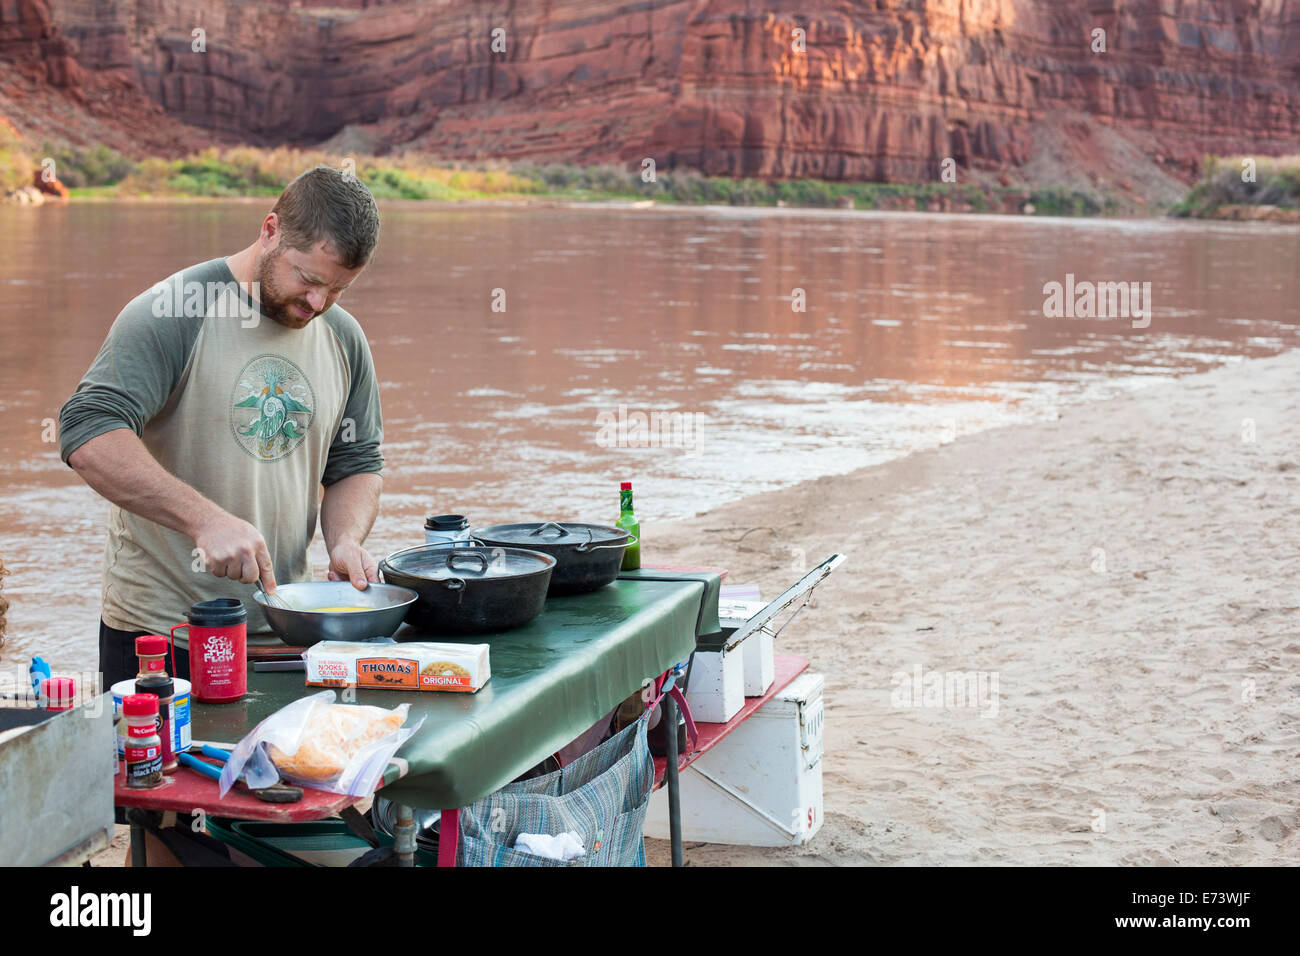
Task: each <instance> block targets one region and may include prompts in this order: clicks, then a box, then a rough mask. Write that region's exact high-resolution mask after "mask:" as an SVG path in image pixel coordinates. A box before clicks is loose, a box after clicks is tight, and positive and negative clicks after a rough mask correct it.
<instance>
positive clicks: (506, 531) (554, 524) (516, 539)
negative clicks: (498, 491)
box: [471, 521, 628, 548]
mask: <svg viewBox="0 0 1300 956" xmlns="http://www.w3.org/2000/svg"><path fill="white" fill-rule="evenodd" d="M471 534H472V535H473V537H475V538H479V539H480V540H482V541H486V542H489V543H493V542H496V543H504V544H511V545H518V546H519V547H521V548H527V547H530V546H532V547H536V546H537V545H543V546H545V545H553V544H559V545H575V546H576V545H580V544H588V543H590V544H610V543H612V542H615V541H624V540H626V539H627V537H628V533H627V532H626V531H624V530H623V529H622V528H611V527H609V526H608V525H600V524H580V523H573V522H564V523H560V522H558V521H527V522H522V523H519V524H494V525H492V526H491V527H488V528H476V529H475V530H474V531H473V532H471Z"/></svg>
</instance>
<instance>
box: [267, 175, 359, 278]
mask: <svg viewBox="0 0 1300 956" xmlns="http://www.w3.org/2000/svg"><path fill="white" fill-rule="evenodd" d="M271 212H273V213H275V214H276V215H277V216H279V217H280V228H281V229H282V230H284V234H283V236H282V237H281V240H280V241H281V242H283V243H284V244H285V245H286V246H287V247H288V248H290V249H296V250H298V251H299V252H307V251H309V250H311V249H314V248H315V247H316V244H317V243H318V242H320V241H321V240H322V239H324V240H325V241H326V242H328V243H329V244H330V245H332V246H333V247H334V251H335V252H336V253H337V254H338V257H339V260H340V261H341V263H342V265H343V268H345V269H358V268H360V267H361V266H364V265H365V264H366V263H367V262H369V261H370V256H371V255H372V254H373V253H374V251H375V245H376V243H377V242H378V241H379V207H378V206H376V205H375V197H374V196H373V195H371V193H370V190H369V189H367V188H366V185H365V183H363V182H362V181H361V180H360V179H358V178H357V177H356V176H355V175H352V174H346V175H345V174H344V173H343V172H342V171H341V170H338V169H335V168H334V167H333V166H317V167H316V168H315V169H309V170H307V172H305V173H303V174H302V175H301V176H299V177H298V178H297V179H295V180H294V181H293V182H291V183H290V184H289V185H288V186H286V187H285V188H284V192H282V193H280V198H279V199H277V200H276V201H275V207H274V208H273V209H272V210H271Z"/></svg>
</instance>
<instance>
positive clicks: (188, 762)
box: [176, 753, 221, 780]
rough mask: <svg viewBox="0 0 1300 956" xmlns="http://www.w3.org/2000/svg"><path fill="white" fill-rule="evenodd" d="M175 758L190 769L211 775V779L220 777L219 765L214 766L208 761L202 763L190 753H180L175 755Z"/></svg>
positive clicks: (207, 775) (206, 775)
mask: <svg viewBox="0 0 1300 956" xmlns="http://www.w3.org/2000/svg"><path fill="white" fill-rule="evenodd" d="M176 759H177V760H178V761H180V762H181V763H182V764H183V765H184V766H186V767H189V768H190V769H191V770H197V771H198V772H199V773H201V774H203V775H204V776H205V777H211V778H212V779H213V780H220V779H221V768H220V767H214V766H212V764H210V763H204V762H203V761H202V760H200V759H199V758H198V757H195V756H193V755H191V754H185V753H181V754H177V755H176Z"/></svg>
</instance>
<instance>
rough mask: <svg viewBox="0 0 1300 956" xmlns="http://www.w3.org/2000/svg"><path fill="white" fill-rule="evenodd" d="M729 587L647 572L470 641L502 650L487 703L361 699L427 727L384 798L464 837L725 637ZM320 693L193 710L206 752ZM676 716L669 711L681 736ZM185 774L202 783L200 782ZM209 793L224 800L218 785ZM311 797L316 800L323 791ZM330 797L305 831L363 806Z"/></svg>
mask: <svg viewBox="0 0 1300 956" xmlns="http://www.w3.org/2000/svg"><path fill="white" fill-rule="evenodd" d="M720 582H721V573H719V572H716V571H679V570H671V571H664V570H653V569H643V570H641V571H632V572H626V573H624V574H622V575H620V576H619V579H618V580H616V581H614V582H613V583H612V584H609V585H607V586H606V587H603V588H601V589H600V590H598V591H594V592H592V593H590V594H581V595H571V596H560V597H552V598H549V599H548V600H547V602H546V606H545V609H544V610H543V612H542V614H541V616H539V617H538V618H536V619H535V620H533V621H532V622H530V623H528V624H526V625H524V626H523V627H521V628H517V629H515V630H512V631H507V632H503V633H499V634H491V635H484V636H481V637H476V638H465V639H464V640H470V641H481V642H485V643H490V644H491V648H492V650H491V658H490V660H491V668H492V678H491V680H489V681H488V683H487V685H486V686H485V687H483V689H482V690H480V691H478V692H477V693H475V694H461V693H431V692H425V693H421V692H410V691H405V692H403V691H389V690H358V691H357V692H356V694H355V702H356V703H359V704H371V705H374V706H378V707H385V708H392V707H395V706H397V705H398V704H401V703H409V704H410V705H411V709H410V714H409V716H408V723H414V722H415V721H417V720H420V719H423V721H424V723H423V724H422V725H421V727H420V729H419V731H418V732H417V733H416V735H415V736H414V737H412V738H411V739H410V740H409V741H407V742H406V744H405V745H404V746H403V747H402V749H401V750H400V751H399V752H398V758H397V759H395V760H394V761H393V763H392V765H390V766H389V768H388V770H387V772H386V773H385V775H384V786H383V788H382V791H381V792H382V794H383V796H384V797H386V798H387V799H390V800H392V801H394V802H395V803H397V804H399V806H403V807H407V808H409V807H424V808H429V809H442V810H443V811H444V816H443V820H444V821H445V828H446V830H450V831H455V830H456V829H457V827H458V811H459V808H460V807H463V806H466V805H468V804H470V803H472V802H474V801H476V800H479V799H481V798H482V797H484V796H487V795H488V794H489V793H492V792H494V791H496V790H499V789H500V788H501V787H503V786H505V785H506V784H507V783H509V782H510V781H512V780H514V779H515V778H517V777H519V776H520V775H522V774H524V773H525V772H527V771H528V770H529V769H531V768H532V767H534V766H536V765H537V764H538V763H540V762H542V761H543V760H545V759H546V758H547V757H548V756H550V755H552V754H554V753H555V752H557V751H559V750H560V749H561V748H562V747H564V746H565V745H566V744H568V743H570V742H571V741H573V740H575V739H577V738H578V737H579V736H580V735H582V734H583V733H584V732H586V731H587V730H589V729H590V728H591V727H592V726H593V725H595V724H596V723H597V722H598V721H599V720H601V719H602V718H604V717H605V716H606V715H608V714H609V713H610V712H611V711H612V710H613V709H614V708H615V707H617V706H618V704H619V703H621V702H622V701H623V700H625V699H627V698H628V697H629V696H630V695H632V694H634V693H636V692H637V691H638V690H640V689H641V688H643V687H644V686H645V685H646V682H647V681H648V680H650V679H653V678H655V677H657V676H659V675H662V674H664V673H665V672H666V671H669V670H671V669H672V668H674V667H675V666H676V665H677V664H681V663H685V662H686V661H687V660H688V659H689V658H690V655H691V653H692V652H693V651H694V650H695V645H696V641H697V639H698V637H699V636H700V635H702V634H706V633H714V632H716V631H717V630H718V626H719V625H718V616H717V607H718V593H719V586H720ZM397 636H398V637H399V638H402V639H408V640H409V639H416V638H419V637H420V634H419V633H418V632H416V631H413V630H412V629H409V628H407V629H404V630H403V631H401V632H399V633H398V635H397ZM430 639H431V640H446V638H445V637H437V638H434V637H430ZM320 690H321V688H317V687H308V686H306V685H305V683H304V680H303V675H302V673H301V672H257V671H253V672H250V673H249V675H248V693H247V694H246V695H245V697H244V698H243V699H242V700H240V701H238V702H236V703H232V704H194V705H193V709H192V728H193V734H194V738H195V739H196V740H207V741H214V742H218V743H224V744H233V743H234V742H236V741H238V740H240V739H241V738H242V737H244V736H245V735H246V734H247V733H248V732H249V731H251V730H252V729H253V727H255V726H256V725H257V723H258V722H259V721H261V720H262V719H263V718H265V717H268V716H270V715H271V714H272V713H274V712H275V711H277V710H279V709H280V708H281V707H283V706H285V705H286V704H288V703H290V702H292V701H294V700H297V699H299V698H302V697H304V696H307V695H309V694H313V693H318V692H319V691H320ZM670 711H671V712H670ZM675 714H676V711H675V709H666V710H665V717H666V718H667V719H668V720H669V721H670V723H669V724H668V726H672V725H673V723H675V720H676V717H675ZM669 736H670V737H671V735H669ZM181 774H184V775H185V776H186V777H193V776H197V775H196V774H195V772H194V771H190V770H181V771H178V776H179V775H181ZM668 776H669V781H668V783H669V786H670V787H671V786H675V776H676V766H674V767H673V768H672V770H671V771H670V772H669V774H668ZM206 783H207V784H209V785H210V789H211V790H212V794H211V796H213V797H215V783H213V782H211V781H207V782H206ZM164 789H168V788H164ZM187 789H188V786H187ZM178 793H179V792H178ZM308 793H309V794H311V795H312V797H311V799H312V800H315V799H317V798H316V796H315V795H316V794H319V791H308ZM146 795H153V796H146ZM189 795H190V794H188V793H187V794H186V796H187V797H188V796H189ZM196 796H197V794H196ZM326 796H327V797H330V798H333V802H331V801H330V800H322V802H320V803H310V804H308V805H306V806H304V807H302V808H301V809H302V810H303V811H310V812H311V813H312V814H314V816H306V815H299V816H297V817H295V818H293V819H299V820H301V819H312V818H318V817H324V816H329V815H331V814H333V813H335V812H337V811H338V809H341V807H342V806H345V805H347V803H350V802H352V801H350V800H348V798H346V797H343V798H340V797H339V796H338V795H336V794H328V795H326ZM231 797H234V798H235V800H236V801H237V802H233V803H232V802H231V800H230V798H231ZM159 799H162V794H161V792H160V791H155V790H130V791H127V790H119V793H118V804H119V805H120V806H128V807H132V806H133V807H154V808H156V807H157V803H156V801H158V800H159ZM307 800H308V797H306V796H305V797H304V801H307ZM339 801H344V802H343V803H342V804H341V805H339ZM187 802H188V801H187ZM254 803H255V804H257V807H256V808H254V807H252V806H251V804H254ZM285 806H293V805H292V804H290V805H285ZM236 808H238V809H237V810H236ZM186 809H187V810H188V811H190V812H193V811H194V810H196V809H202V810H203V811H204V812H206V813H208V814H211V815H213V816H244V815H245V814H252V815H251V816H245V818H246V819H277V818H278V819H286V818H285V817H277V816H274V815H271V816H268V813H269V814H274V813H275V810H276V809H277V805H274V804H262V803H260V802H259V801H257V800H256V799H255V798H251V797H248V796H246V795H244V796H238V795H235V794H233V793H232V794H230V795H228V798H227V800H215V799H214V800H211V801H210V802H209V801H199V800H197V799H196V800H195V801H193V802H188V806H187V807H186ZM254 809H256V810H258V811H260V812H257V813H252V811H253V810H254ZM408 818H409V813H405V814H404V813H403V811H402V810H399V813H398V831H399V832H398V834H396V836H397V843H396V849H397V851H398V853H399V856H400V857H401V858H402V860H403V862H404V863H409V862H411V859H412V856H411V854H412V853H413V852H414V849H415V846H414V835H415V833H414V827H413V826H411V827H410V828H409V830H408V831H407V832H402V831H403V830H406V827H405V825H404V824H405V820H406V819H408ZM444 832H445V831H444ZM133 835H134V834H133ZM455 844H456V841H455V840H442V841H440V845H441V846H442V847H444V848H445V849H444V851H443V852H442V853H441V854H440V858H441V860H443V861H445V862H451V861H452V860H454V853H455Z"/></svg>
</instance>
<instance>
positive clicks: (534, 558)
mask: <svg viewBox="0 0 1300 956" xmlns="http://www.w3.org/2000/svg"><path fill="white" fill-rule="evenodd" d="M554 569H555V559H554V558H552V557H551V556H550V555H546V554H541V553H539V552H536V551H525V550H524V549H522V548H484V547H473V546H467V545H459V544H456V545H448V544H433V545H428V544H426V545H421V546H420V547H417V548H406V549H405V550H402V551H395V552H394V553H392V554H390V555H389V556H388V557H386V558H384V560H382V561H380V562H379V573H380V574H381V575H383V578H384V580H385V581H387V582H388V583H389V584H396V585H399V586H400V587H404V588H410V589H411V590H412V591H414V592H415V593H416V594H418V595H419V597H418V598H417V599H416V601H415V603H414V604H412V605H411V606H410V609H409V610H408V611H407V614H406V620H407V621H408V622H409V623H410V624H412V625H414V626H415V627H418V628H420V629H421V630H425V631H431V632H434V633H443V634H487V633H491V632H493V631H506V630H509V629H510V628H514V627H520V626H522V625H524V624H527V623H528V622H529V621H531V620H532V619H533V618H535V617H537V615H539V614H541V613H542V605H543V604H545V603H546V587H547V585H548V584H550V582H551V572H552V571H553V570H554Z"/></svg>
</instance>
